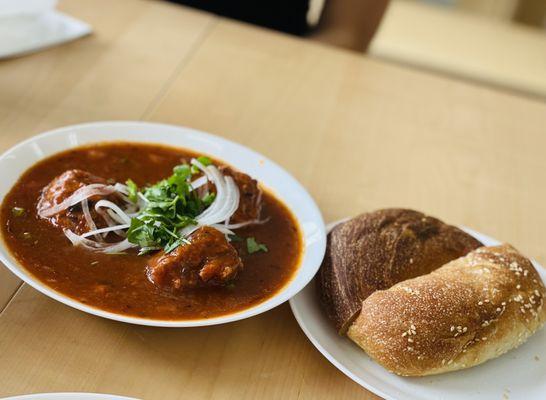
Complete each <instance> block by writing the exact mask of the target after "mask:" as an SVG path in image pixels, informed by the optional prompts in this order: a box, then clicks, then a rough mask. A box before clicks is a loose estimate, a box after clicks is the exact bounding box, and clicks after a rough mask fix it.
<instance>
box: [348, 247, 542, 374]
mask: <svg viewBox="0 0 546 400" xmlns="http://www.w3.org/2000/svg"><path fill="white" fill-rule="evenodd" d="M545 295H546V291H545V288H544V284H543V283H542V281H541V279H540V276H539V275H538V273H537V271H536V270H535V269H534V267H533V265H532V263H531V262H530V261H529V260H528V259H527V258H525V257H524V256H522V255H521V254H520V253H518V252H517V250H516V249H514V248H513V247H512V246H510V245H502V246H496V247H481V248H479V249H477V250H475V251H473V252H471V253H469V254H468V255H467V256H465V257H462V258H459V259H457V260H454V261H451V262H450V263H448V264H446V265H444V266H443V267H441V268H439V269H437V270H436V271H434V272H431V273H430V274H428V275H424V276H421V277H418V278H415V279H410V280H407V281H405V282H401V283H398V284H397V285H394V286H393V287H391V288H390V289H388V290H384V291H379V292H375V293H374V294H372V295H371V296H370V297H368V298H367V299H366V300H365V301H364V302H363V304H362V310H361V312H360V315H359V316H358V318H357V319H356V320H355V321H354V323H353V324H352V325H351V326H350V327H349V330H348V336H349V338H351V339H352V340H353V341H354V342H355V343H357V344H358V345H359V346H360V347H361V348H362V349H364V350H365V351H366V352H367V353H368V355H369V356H370V357H372V358H373V359H374V360H376V361H377V362H378V363H379V364H381V365H382V366H383V367H385V368H386V369H388V370H390V371H392V372H394V373H396V374H398V375H404V376H423V375H432V374H439V373H443V372H449V371H455V370H459V369H463V368H468V367H472V366H474V365H478V364H480V363H483V362H485V361H487V360H489V359H492V358H495V357H498V356H500V355H501V354H503V353H505V352H507V351H508V350H510V349H513V348H515V347H517V346H518V345H520V344H521V343H523V342H525V340H527V338H528V337H530V336H531V335H532V334H533V333H534V332H535V331H537V330H538V329H539V328H540V327H541V326H542V325H543V323H544V321H545V320H546V307H543V303H544V297H545Z"/></svg>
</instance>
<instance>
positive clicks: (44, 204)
mask: <svg viewBox="0 0 546 400" xmlns="http://www.w3.org/2000/svg"><path fill="white" fill-rule="evenodd" d="M92 183H102V184H106V180H105V179H103V178H100V177H98V176H95V175H93V174H90V173H89V172H86V171H82V170H79V169H71V170H68V171H65V172H63V173H62V174H61V175H59V176H57V177H56V178H54V179H53V180H52V181H51V182H50V183H49V184H48V185H47V186H46V187H45V188H44V189H43V190H42V193H41V195H40V199H39V200H38V206H37V209H38V214H40V211H43V210H47V209H48V208H50V207H53V206H55V205H57V204H60V203H62V202H63V201H64V200H65V199H67V198H68V197H69V196H70V195H72V194H73V193H74V192H75V191H76V190H78V189H79V188H81V187H82V186H86V185H90V184H92ZM89 200H91V201H92V200H93V198H90V199H89ZM95 200H96V199H95ZM91 213H92V215H94V213H95V211H94V210H91ZM46 219H47V220H48V221H49V222H51V224H53V225H54V226H57V227H59V228H62V229H70V230H72V231H73V232H75V233H77V234H82V233H85V232H87V231H89V227H88V226H87V222H86V220H85V216H84V215H83V211H82V209H81V207H80V206H79V205H75V206H73V207H70V208H68V209H66V210H64V211H61V212H59V213H58V214H56V215H54V216H52V217H47V218H46Z"/></svg>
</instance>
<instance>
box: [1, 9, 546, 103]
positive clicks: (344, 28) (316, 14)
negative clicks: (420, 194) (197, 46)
mask: <svg viewBox="0 0 546 400" xmlns="http://www.w3.org/2000/svg"><path fill="white" fill-rule="evenodd" d="M76 1H77V0H76ZM148 1H167V0H148ZM168 1H170V2H171V3H180V4H183V5H185V6H190V7H193V8H198V9H201V10H205V11H208V12H212V13H215V14H218V15H221V16H223V17H226V18H233V19H237V20H241V21H244V22H247V23H252V24H256V25H261V26H264V27H267V28H270V29H275V30H279V31H283V32H286V33H289V34H295V35H299V36H303V37H306V38H308V39H309V40H315V41H319V42H322V43H325V44H328V45H331V46H337V47H340V48H345V49H348V50H351V51H355V52H360V53H363V54H364V53H365V52H367V53H368V54H369V55H370V56H371V57H376V58H380V59H384V60H388V61H391V62H395V63H399V64H403V65H409V66H412V67H415V68H420V69H426V70H428V71H432V72H435V73H440V74H444V75H449V76H453V77H456V78H458V79H466V80H471V81H473V82H475V83H478V84H485V85H490V86H494V87H498V88H501V89H503V90H509V91H513V92H517V93H519V94H523V95H529V96H533V97H538V98H541V99H544V98H546V23H545V20H546V17H545V16H546V0H390V1H389V0H262V1H252V0H168ZM56 3H57V1H55V0H0V58H2V56H4V58H7V57H9V56H19V55H21V54H24V53H29V52H33V51H36V50H39V49H41V48H44V47H49V46H52V45H55V44H60V43H62V42H63V41H68V40H73V39H76V38H78V37H81V36H85V35H86V34H88V33H90V32H91V31H92V27H90V26H86V25H85V21H78V20H75V19H71V18H70V16H67V15H57V19H55V18H49V19H46V18H40V19H38V18H35V19H34V20H33V21H34V22H36V21H39V22H40V23H41V24H42V25H43V26H41V27H37V26H32V21H31V19H29V18H27V17H21V15H23V14H25V13H26V14H27V16H28V15H29V10H34V11H37V10H40V9H41V10H42V11H43V10H47V9H48V8H49V9H53V8H54V7H55V6H56ZM59 14H60V13H59ZM47 24H49V26H46V25H47ZM57 36H59V37H57Z"/></svg>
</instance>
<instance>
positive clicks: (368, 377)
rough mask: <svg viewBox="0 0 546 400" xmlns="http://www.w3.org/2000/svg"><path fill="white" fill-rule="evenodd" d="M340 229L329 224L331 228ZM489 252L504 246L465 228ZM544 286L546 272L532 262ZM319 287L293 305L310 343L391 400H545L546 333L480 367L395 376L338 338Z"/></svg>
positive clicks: (305, 291)
mask: <svg viewBox="0 0 546 400" xmlns="http://www.w3.org/2000/svg"><path fill="white" fill-rule="evenodd" d="M334 225H335V223H333V224H330V225H329V227H330V228H331V227H332V226H334ZM461 229H463V230H465V231H466V232H467V233H468V234H470V235H472V236H474V237H475V238H476V239H478V240H479V241H481V242H482V243H483V244H484V245H486V246H494V245H498V244H499V243H500V242H499V241H498V240H495V239H493V238H490V237H489V236H486V235H484V234H482V233H479V232H476V231H473V230H471V229H468V228H464V227H461ZM532 262H533V265H534V266H535V268H536V269H537V271H538V273H539V274H540V276H541V278H542V279H543V281H546V270H545V269H544V268H542V267H541V266H540V265H539V264H538V263H537V262H536V261H534V260H532ZM315 284H316V282H315V281H314V280H313V281H312V282H310V283H309V284H308V285H307V287H306V288H305V289H303V290H302V291H301V292H299V293H298V295H297V296H294V297H293V298H292V299H291V300H290V306H291V307H292V312H293V313H294V316H295V317H296V320H297V321H298V323H299V325H300V327H301V329H302V330H303V331H304V332H305V334H306V335H307V337H308V338H309V340H310V341H311V343H313V345H314V346H315V347H316V348H317V349H318V350H319V351H320V352H321V353H322V355H324V357H326V358H327V359H328V360H329V361H330V362H331V363H332V364H334V365H335V366H336V368H338V369H339V370H340V371H341V372H343V373H344V374H345V375H347V376H348V377H349V378H351V379H352V380H354V381H355V382H357V383H358V384H360V385H361V386H363V387H365V388H366V389H368V390H369V391H371V392H373V393H375V394H376V395H378V396H381V397H382V398H385V399H388V400H459V399H465V400H501V399H510V400H544V399H545V398H546V381H545V380H544V375H545V374H546V329H542V330H540V331H539V332H537V333H535V334H534V335H533V336H532V337H531V338H530V339H529V340H528V341H527V342H526V343H524V344H523V345H521V346H520V347H518V348H517V349H514V350H511V351H510V352H508V353H507V354H504V355H502V356H500V357H498V358H495V359H494V360H489V361H487V362H485V363H483V364H481V365H478V366H475V367H472V368H468V369H464V370H461V371H455V372H449V373H447V374H441V375H432V376H425V377H420V378H416V377H412V378H405V377H401V376H397V375H394V374H392V373H390V372H388V371H387V370H386V369H384V368H383V367H381V366H380V365H379V364H377V363H376V362H374V361H373V360H372V359H371V358H370V357H368V356H367V355H366V353H364V351H362V350H361V349H360V348H359V347H358V346H357V345H356V344H354V343H353V342H351V341H350V340H349V339H348V338H346V337H342V336H340V335H338V333H337V332H336V330H335V329H334V328H333V326H332V325H331V323H330V321H329V320H328V318H326V316H325V315H324V312H323V311H322V309H321V307H320V304H319V299H318V295H317V293H316V285H315Z"/></svg>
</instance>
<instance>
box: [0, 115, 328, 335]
mask: <svg viewBox="0 0 546 400" xmlns="http://www.w3.org/2000/svg"><path fill="white" fill-rule="evenodd" d="M114 126H115V127H116V128H117V129H120V128H121V129H123V128H125V129H127V128H130V127H140V128H141V129H142V128H147V129H154V128H155V129H163V130H173V131H179V132H180V134H182V133H183V134H186V135H192V136H194V137H196V136H200V137H201V138H205V139H207V140H210V141H212V142H217V143H219V144H223V145H228V146H230V147H234V148H238V149H239V150H241V151H244V152H246V153H247V154H249V155H252V156H253V157H256V158H259V159H260V160H263V161H264V163H267V164H268V165H271V166H272V167H273V168H274V169H276V170H277V172H279V173H281V175H283V178H284V179H287V180H288V181H291V184H293V185H295V186H296V187H298V189H299V193H300V195H301V196H302V199H304V201H305V203H306V205H307V206H308V207H309V208H310V210H311V214H314V219H315V221H314V222H316V225H317V226H316V228H317V234H318V236H319V237H318V239H317V240H316V241H315V242H313V243H317V244H316V246H318V253H316V254H315V257H317V258H320V260H322V258H323V257H324V253H325V251H326V233H325V228H324V219H323V216H322V213H321V211H320V209H319V207H318V205H317V204H316V202H315V200H314V199H313V197H312V196H311V195H310V194H309V192H308V191H307V189H306V188H305V187H304V186H303V185H302V184H301V183H300V182H299V181H298V180H297V179H296V178H295V177H294V176H293V175H292V174H291V173H289V172H288V171H287V170H286V169H284V168H283V167H282V166H280V165H279V164H277V163H276V162H274V161H272V160H271V159H270V158H268V157H266V156H265V155H263V154H261V153H259V152H257V151H255V150H253V149H251V148H249V147H247V146H245V145H243V144H241V143H238V142H235V141H232V140H230V139H226V138H224V137H222V136H219V135H215V134H212V133H208V132H204V131H201V130H198V129H194V128H190V127H186V126H181V125H173V124H165V123H161V122H149V121H129V120H116V121H94V122H85V123H80V124H74V125H67V126H63V127H59V128H55V129H52V130H48V131H45V132H42V133H39V134H37V135H33V136H31V137H29V138H27V139H25V140H23V141H21V142H18V143H16V144H15V145H13V146H12V147H10V148H9V149H7V150H6V151H5V152H3V153H2V154H1V155H0V163H2V162H4V161H5V159H7V158H9V157H10V156H11V155H13V154H14V153H15V152H17V151H20V149H22V148H24V147H25V146H29V145H32V144H33V143H35V142H38V141H40V140H44V139H48V138H50V137H56V136H58V137H64V136H66V135H69V134H70V133H71V131H73V130H84V129H99V128H100V129H105V128H106V129H108V128H109V127H114ZM79 134H80V135H89V133H82V132H81V131H80V132H79ZM118 135H119V136H121V135H120V134H115V135H114V137H113V138H111V139H108V140H102V139H98V140H95V139H94V138H91V139H90V140H87V141H85V143H79V144H77V145H75V146H68V145H65V144H63V146H62V148H61V149H59V150H56V151H53V152H51V153H49V154H48V155H46V156H45V157H44V158H47V157H50V156H53V155H54V154H58V153H60V152H63V151H66V150H69V149H71V148H74V147H80V146H87V145H90V144H93V143H107V142H133V143H148V144H159V145H167V146H170V147H174V148H177V147H178V148H187V149H188V150H193V151H195V150H194V149H192V148H191V147H189V146H182V145H177V144H168V143H165V142H161V141H160V140H157V139H154V137H150V139H149V140H147V141H142V140H140V141H139V140H137V139H136V138H133V139H131V138H130V136H128V135H127V136H126V137H124V138H119V136H118ZM116 136H117V137H118V138H116ZM209 154H210V155H212V156H213V157H216V158H218V159H220V160H223V157H222V156H215V155H214V154H212V153H211V152H209ZM42 159H43V158H42ZM37 162H39V160H38V161H34V162H32V163H30V164H29V165H27V166H25V168H24V170H23V171H22V172H21V173H19V174H18V176H16V177H15V179H10V180H9V187H10V189H11V188H12V187H13V185H14V184H15V183H16V182H17V180H18V179H19V178H20V177H21V174H23V173H25V172H26V171H28V169H29V168H31V167H32V166H33V165H35V164H36V163H37ZM268 188H269V189H270V190H272V191H273V192H275V190H276V189H275V188H274V187H268ZM10 189H8V190H7V191H6V194H7V192H9V190H10ZM1 200H2V201H3V196H2V198H1ZM283 202H284V201H283ZM291 212H292V213H293V215H294V217H295V218H296V221H297V223H298V225H299V227H300V230H301V232H302V239H303V240H304V244H303V252H302V254H301V259H300V261H299V265H298V270H297V271H296V272H295V273H294V274H293V276H292V277H291V278H290V280H289V281H287V282H286V283H285V285H284V286H283V287H282V288H280V289H279V291H278V292H277V293H276V294H275V295H273V296H272V297H270V298H268V299H266V300H264V301H263V302H260V303H258V304H255V305H254V306H252V307H250V308H246V309H243V310H239V311H236V312H234V313H230V314H225V315H219V316H216V317H212V318H205V319H203V318H201V319H188V320H160V319H150V318H141V317H136V316H127V315H123V314H117V313H114V312H111V311H106V310H103V309H100V308H97V307H94V306H91V305H87V304H83V303H81V302H79V301H78V300H76V299H73V298H71V297H69V296H67V295H65V294H63V293H61V292H58V291H56V290H55V289H53V288H51V287H49V286H47V285H46V284H44V283H42V282H41V281H40V280H39V279H38V278H36V277H34V275H32V273H31V272H30V271H27V270H26V268H25V267H24V266H23V265H22V264H20V263H19V262H18V261H17V260H16V259H15V258H14V257H13V255H12V253H11V251H10V250H9V249H8V247H7V245H6V244H5V241H4V239H3V237H2V234H1V233H0V247H1V248H3V249H4V251H5V253H6V254H8V255H9V257H11V259H10V258H8V257H6V256H4V254H3V253H2V252H0V262H1V263H3V264H4V266H5V267H6V268H7V269H8V270H10V271H11V272H12V273H13V274H15V275H16V276H17V277H18V278H19V279H21V280H22V281H23V282H24V283H27V284H28V285H29V286H31V287H33V288H34V289H36V290H38V291H39V292H41V293H42V294H44V295H46V296H48V297H50V298H52V299H54V300H57V301H59V302H61V303H63V304H64V305H67V306H69V307H72V308H75V309H77V310H79V311H83V312H85V313H88V314H91V315H94V316H98V317H102V318H106V319H110V320H114V321H119V322H124V323H130V324H135V325H143V326H155V327H167V328H191V327H201V326H211V325H220V324H225V323H230V322H235V321H239V320H242V319H246V318H250V317H253V316H256V315H259V314H261V313H264V312H267V311H270V310H272V309H273V308H275V307H278V306H279V305H281V304H283V303H285V302H286V301H287V300H289V299H290V298H291V297H293V296H295V295H296V294H297V293H299V292H300V291H301V290H302V289H303V288H305V286H306V285H307V284H308V283H309V282H310V281H311V280H312V279H313V277H314V275H315V274H316V272H317V271H318V269H319V267H320V262H319V263H317V264H318V265H317V266H314V267H312V269H313V270H314V272H313V273H308V277H307V278H304V279H303V280H302V281H301V282H300V283H298V284H297V285H295V286H294V288H293V289H292V290H291V291H289V290H288V289H289V288H290V286H291V285H292V284H293V283H294V281H295V280H296V277H297V275H298V274H299V273H300V271H301V269H302V267H303V265H304V263H305V258H306V257H307V256H308V252H307V248H308V246H309V245H313V243H310V244H306V243H305V232H304V229H303V226H302V221H300V220H299V218H298V216H297V215H296V213H295V212H294V211H293V210H291ZM292 292H293V293H292Z"/></svg>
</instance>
